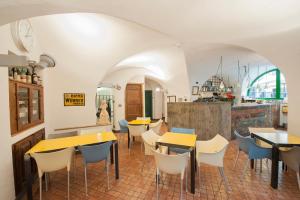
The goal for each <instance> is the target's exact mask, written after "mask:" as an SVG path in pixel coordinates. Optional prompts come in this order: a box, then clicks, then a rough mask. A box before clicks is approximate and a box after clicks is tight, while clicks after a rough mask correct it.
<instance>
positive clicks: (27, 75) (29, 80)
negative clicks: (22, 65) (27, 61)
mask: <svg viewBox="0 0 300 200" xmlns="http://www.w3.org/2000/svg"><path fill="white" fill-rule="evenodd" d="M26 79H27V83H31V82H32V80H31V72H30V70H29V69H27V73H26Z"/></svg>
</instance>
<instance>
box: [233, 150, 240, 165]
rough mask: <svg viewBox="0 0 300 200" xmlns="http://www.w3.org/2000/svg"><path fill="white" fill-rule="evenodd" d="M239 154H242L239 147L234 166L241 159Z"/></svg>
mask: <svg viewBox="0 0 300 200" xmlns="http://www.w3.org/2000/svg"><path fill="white" fill-rule="evenodd" d="M239 156H240V150H239V149H238V153H237V155H236V157H235V160H234V165H233V168H235V167H236V164H237V161H238V159H239Z"/></svg>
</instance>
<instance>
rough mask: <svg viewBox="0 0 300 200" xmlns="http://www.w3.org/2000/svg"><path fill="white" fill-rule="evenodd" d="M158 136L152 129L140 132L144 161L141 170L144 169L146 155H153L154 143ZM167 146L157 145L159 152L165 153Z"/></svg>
mask: <svg viewBox="0 0 300 200" xmlns="http://www.w3.org/2000/svg"><path fill="white" fill-rule="evenodd" d="M159 138H160V136H159V135H157V134H156V133H155V132H154V131H153V130H151V129H150V130H149V131H146V132H144V133H142V139H143V142H144V148H145V153H144V161H143V166H142V171H143V170H144V166H145V162H146V158H147V157H146V156H153V155H154V154H153V150H155V144H156V142H157V141H158V140H159ZM167 150H168V148H167V147H165V146H159V151H160V153H164V154H166V153H167Z"/></svg>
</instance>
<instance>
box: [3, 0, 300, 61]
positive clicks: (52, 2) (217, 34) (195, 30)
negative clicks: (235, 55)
mask: <svg viewBox="0 0 300 200" xmlns="http://www.w3.org/2000/svg"><path fill="white" fill-rule="evenodd" d="M68 12H93V13H103V14H107V15H111V16H115V17H118V18H121V19H125V20H128V21H132V22H135V23H137V24H140V25H142V26H145V27H147V28H150V29H152V30H155V31H158V32H160V33H162V34H165V35H168V36H169V37H171V38H173V39H175V40H176V41H178V46H181V47H182V48H183V50H184V51H185V53H186V59H187V63H192V62H194V60H195V56H193V54H190V52H192V51H193V48H194V47H195V46H196V47H197V46H201V45H203V44H204V43H222V44H236V45H239V44H245V46H247V42H245V41H247V40H249V41H251V40H255V39H257V38H260V37H261V38H265V37H267V36H268V35H274V34H281V33H282V34H284V33H285V32H288V31H290V30H296V29H297V28H299V19H300V1H298V0H286V1H273V0H265V1H261V0H252V1H246V0H245V1H231V2H228V1H218V0H199V1H188V2H187V1H181V0H174V1H172V2H170V1H166V0H163V1H148V0H130V1H129V0H128V1H126V0H123V1H118V0H111V1H104V0H100V1H99V0H73V1H62V0H3V1H1V2H0V25H3V24H6V23H9V22H12V21H14V20H17V19H21V18H27V17H33V16H40V15H48V14H56V13H68ZM249 46H251V45H249ZM254 50H255V49H254ZM196 57H197V56H196Z"/></svg>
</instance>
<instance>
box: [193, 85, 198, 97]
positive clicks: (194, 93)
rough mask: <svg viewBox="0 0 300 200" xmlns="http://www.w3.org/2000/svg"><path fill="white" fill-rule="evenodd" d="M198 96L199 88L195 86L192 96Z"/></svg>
mask: <svg viewBox="0 0 300 200" xmlns="http://www.w3.org/2000/svg"><path fill="white" fill-rule="evenodd" d="M198 94H199V86H193V87H192V95H198Z"/></svg>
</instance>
